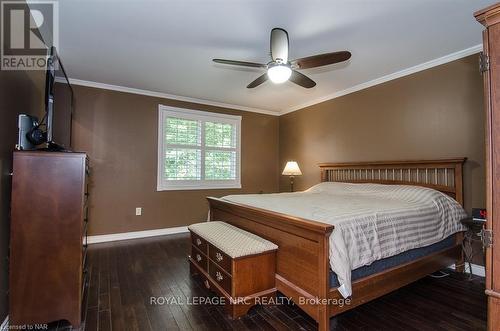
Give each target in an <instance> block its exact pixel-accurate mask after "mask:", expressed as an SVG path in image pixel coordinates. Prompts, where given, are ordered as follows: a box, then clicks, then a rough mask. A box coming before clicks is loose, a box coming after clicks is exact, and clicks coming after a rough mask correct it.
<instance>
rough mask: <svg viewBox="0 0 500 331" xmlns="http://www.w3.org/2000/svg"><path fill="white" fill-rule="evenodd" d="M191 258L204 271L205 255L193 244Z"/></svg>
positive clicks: (205, 268)
mask: <svg viewBox="0 0 500 331" xmlns="http://www.w3.org/2000/svg"><path fill="white" fill-rule="evenodd" d="M191 258H192V259H193V261H194V263H196V264H197V265H198V266H199V267H200V268H202V269H203V270H205V271H207V270H208V265H207V262H208V261H207V257H206V255H205V254H203V253H202V252H201V251H199V250H198V249H197V248H196V247H195V246H194V245H192V246H191Z"/></svg>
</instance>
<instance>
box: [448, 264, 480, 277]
mask: <svg viewBox="0 0 500 331" xmlns="http://www.w3.org/2000/svg"><path fill="white" fill-rule="evenodd" d="M450 268H451V269H455V265H454V264H453V265H451V266H450ZM471 268H472V274H473V275H476V276H481V277H486V269H485V268H484V266H482V265H479V264H474V263H472V264H471ZM465 271H469V264H468V263H466V264H465Z"/></svg>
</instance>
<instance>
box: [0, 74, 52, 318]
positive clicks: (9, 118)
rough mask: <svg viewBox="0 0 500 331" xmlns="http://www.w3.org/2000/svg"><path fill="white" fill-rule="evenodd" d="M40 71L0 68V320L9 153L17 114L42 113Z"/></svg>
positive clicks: (4, 284)
mask: <svg viewBox="0 0 500 331" xmlns="http://www.w3.org/2000/svg"><path fill="white" fill-rule="evenodd" d="M44 79H45V76H44V73H43V72H42V71H30V72H24V71H2V70H0V115H1V116H0V323H2V322H3V320H4V319H5V316H7V311H8V304H7V302H8V300H7V290H8V254H9V224H10V219H9V215H10V188H11V176H10V175H9V174H10V172H11V170H12V152H13V151H14V146H15V144H16V142H17V115H18V114H20V113H25V114H32V115H35V116H38V117H39V118H40V115H41V114H43V100H44V99H43V93H44V91H43V89H44V88H45V82H44Z"/></svg>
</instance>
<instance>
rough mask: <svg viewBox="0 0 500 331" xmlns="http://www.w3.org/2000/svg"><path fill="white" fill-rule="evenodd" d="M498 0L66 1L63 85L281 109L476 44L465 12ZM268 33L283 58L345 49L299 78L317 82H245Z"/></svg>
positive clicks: (475, 29) (264, 55) (263, 58)
mask: <svg viewBox="0 0 500 331" xmlns="http://www.w3.org/2000/svg"><path fill="white" fill-rule="evenodd" d="M494 2H496V0H349V1H347V0H344V1H341V0H329V1H326V0H325V1H319V0H312V1H311V0H309V1H305V0H301V1H298V0H279V1H268V0H198V1H192V0H178V1H177V0H176V1H173V0H172V1H154V0H115V1H113V0H106V1H102V0H101V1H98V0H86V1H78V0H64V1H60V2H59V3H60V5H59V11H60V13H59V16H60V47H59V53H60V54H61V57H62V59H63V62H64V64H65V67H66V71H67V72H68V75H69V76H70V78H74V79H80V80H85V81H93V82H99V83H105V84H112V85H118V86H124V87H130V88H136V89H142V90H148V91H154V92H160V93H167V94H172V95H177V96H184V97H191V98H197V99H203V100H209V101H213V102H220V103H227V104H232V105H238V106H243V107H250V108H257V109H262V110H271V111H276V112H280V111H281V112H284V111H288V110H290V109H296V108H297V107H299V106H300V105H305V104H311V103H314V102H315V101H319V100H321V99H324V98H325V97H327V96H329V95H332V94H334V93H336V92H339V91H342V90H345V89H348V88H351V87H353V86H356V85H358V84H361V83H364V82H367V81H371V80H374V79H377V78H379V77H382V76H385V75H388V74H391V73H394V72H398V71H400V70H403V69H405V68H409V67H412V66H415V65H418V64H421V63H424V62H427V61H430V60H433V59H436V58H440V57H443V56H446V55H448V54H450V53H454V52H457V51H461V50H464V49H467V48H470V47H473V46H475V45H478V44H480V43H481V30H482V29H481V26H480V24H478V23H476V22H475V20H474V18H473V16H472V14H473V12H474V11H475V10H478V9H481V8H483V7H485V6H487V5H490V4H492V3H494ZM273 27H282V28H284V29H286V30H287V31H288V33H289V36H290V58H299V57H304V56H309V55H314V54H318V53H325V52H331V51H339V50H349V51H351V53H352V58H351V60H349V61H348V62H346V63H342V64H336V65H330V66H327V67H323V68H316V69H308V70H303V71H302V72H303V73H304V74H306V75H308V76H309V77H311V78H312V79H313V80H315V81H316V82H317V86H316V87H314V88H312V89H304V88H301V87H299V86H296V85H294V84H292V83H290V82H286V83H284V84H281V85H274V84H272V83H270V82H266V83H264V84H263V85H261V86H260V87H257V88H255V89H247V88H246V85H247V84H248V83H249V82H251V81H252V80H254V79H255V78H256V77H258V76H259V75H260V74H262V73H263V71H262V70H259V69H251V68H249V69H246V68H243V69H242V68H236V67H232V66H223V65H217V64H214V63H213V62H212V61H211V59H212V58H215V57H218V58H226V59H235V60H243V61H255V62H262V63H266V62H268V61H269V57H268V53H269V33H270V31H271V29H272V28H273Z"/></svg>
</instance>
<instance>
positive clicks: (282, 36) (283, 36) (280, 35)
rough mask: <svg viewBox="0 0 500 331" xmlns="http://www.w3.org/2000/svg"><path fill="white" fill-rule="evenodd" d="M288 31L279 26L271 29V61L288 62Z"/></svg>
mask: <svg viewBox="0 0 500 331" xmlns="http://www.w3.org/2000/svg"><path fill="white" fill-rule="evenodd" d="M288 44H289V43H288V33H287V32H286V31H285V30H283V29H281V28H274V29H272V30H271V58H272V59H273V61H277V60H278V59H280V60H281V62H283V63H287V62H288Z"/></svg>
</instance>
